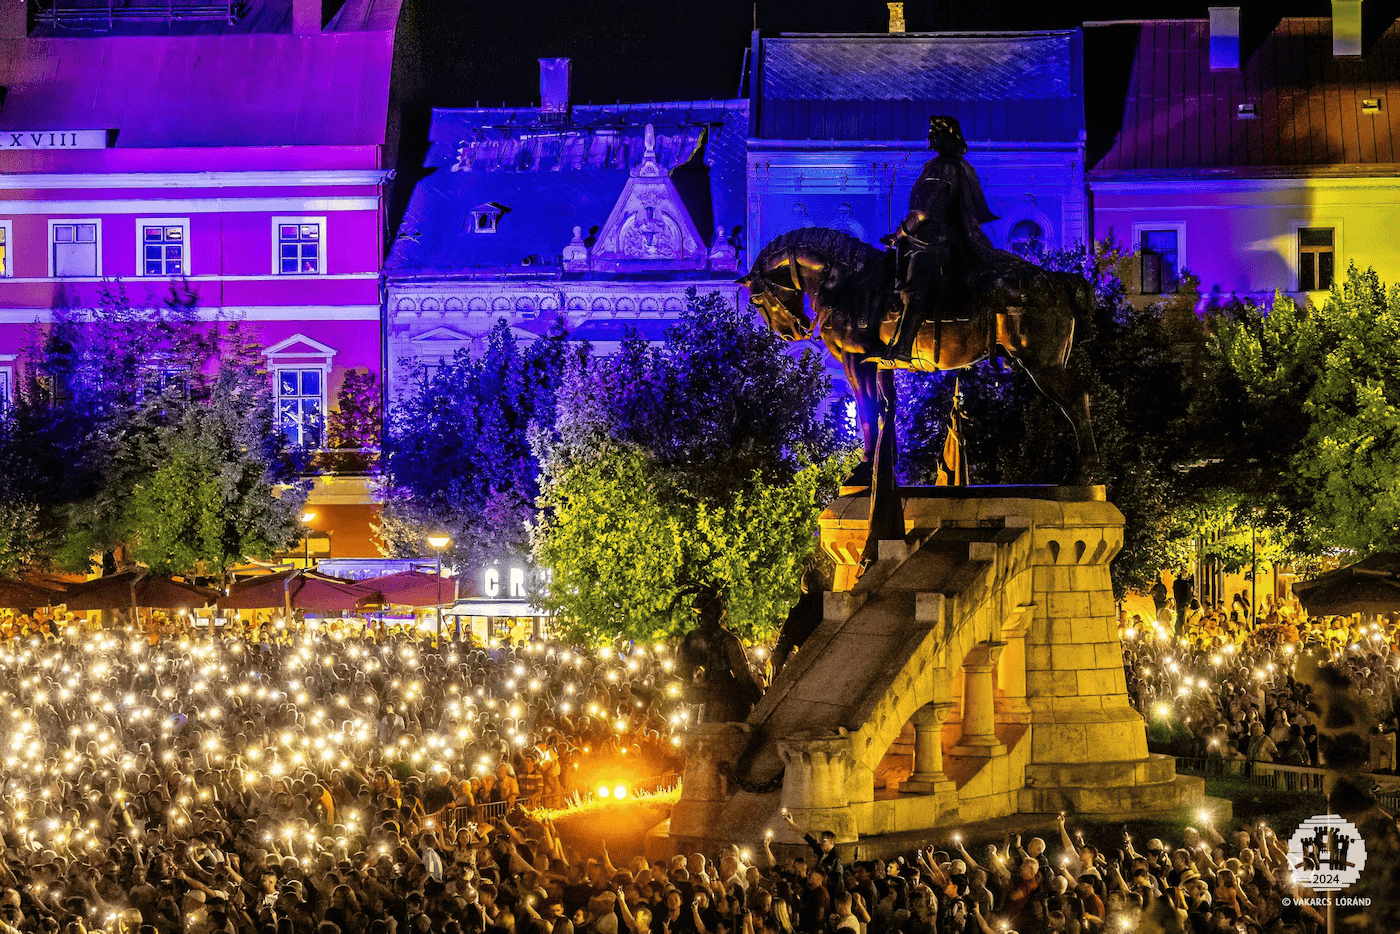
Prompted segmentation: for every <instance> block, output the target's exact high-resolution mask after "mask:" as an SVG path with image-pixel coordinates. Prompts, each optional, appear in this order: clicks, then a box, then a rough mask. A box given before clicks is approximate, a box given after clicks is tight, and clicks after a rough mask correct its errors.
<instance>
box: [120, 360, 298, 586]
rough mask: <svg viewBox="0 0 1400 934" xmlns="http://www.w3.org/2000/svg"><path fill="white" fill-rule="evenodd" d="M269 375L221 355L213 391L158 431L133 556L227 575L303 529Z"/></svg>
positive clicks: (139, 484)
mask: <svg viewBox="0 0 1400 934" xmlns="http://www.w3.org/2000/svg"><path fill="white" fill-rule="evenodd" d="M280 438H281V434H280V432H277V431H276V430H275V426H274V424H273V403H272V391H271V384H270V382H269V380H268V375H267V373H266V372H263V371H262V370H260V369H258V368H257V367H255V366H249V365H248V364H247V362H246V361H242V360H239V359H237V358H235V359H233V360H225V361H222V362H221V364H220V367H219V372H218V375H217V377H216V378H215V379H214V380H213V383H212V386H211V392H210V393H209V395H208V397H207V398H206V399H203V400H199V401H196V402H193V403H192V404H190V405H187V406H184V407H182V409H181V411H180V412H179V414H178V415H177V416H176V417H175V418H174V419H172V420H171V421H169V422H168V423H167V424H164V425H162V426H161V427H160V428H158V429H157V432H156V443H155V445H154V451H153V453H154V455H155V457H154V459H153V463H152V465H151V467H152V468H153V469H150V470H149V471H148V472H147V473H146V474H145V475H144V476H143V477H142V478H141V479H139V480H137V481H136V483H135V485H134V486H133V488H132V490H131V493H130V496H129V499H128V501H127V507H126V510H125V512H124V515H123V518H124V523H123V525H124V527H125V528H126V530H127V535H128V537H129V539H130V541H131V542H132V548H131V551H132V556H133V557H134V558H135V559H136V560H137V561H138V562H140V563H141V564H144V565H146V566H147V567H149V568H150V569H151V570H153V571H155V572H157V573H160V574H184V573H189V572H191V571H195V570H198V571H201V572H203V573H205V574H208V575H210V576H220V577H221V576H222V575H223V574H224V572H225V571H227V570H228V568H229V567H230V566H231V565H233V564H235V563H238V562H240V561H243V560H246V559H248V558H267V557H270V556H272V555H273V554H276V553H277V552H279V551H283V550H285V549H286V548H287V547H288V546H289V545H290V544H291V543H292V541H294V540H295V539H296V537H297V536H298V535H299V534H300V527H299V525H298V517H299V516H300V514H301V510H302V506H303V505H304V503H305V501H306V493H307V484H306V483H305V482H304V481H299V480H296V479H294V478H293V477H292V476H291V475H290V473H289V471H287V470H285V469H279V467H280V466H281V465H282V464H283V458H281V457H280V456H279V455H280V453H281V452H280V451H279V450H278V448H279V446H280Z"/></svg>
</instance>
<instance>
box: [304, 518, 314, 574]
mask: <svg viewBox="0 0 1400 934" xmlns="http://www.w3.org/2000/svg"><path fill="white" fill-rule="evenodd" d="M315 521H316V513H314V512H311V511H309V510H308V511H307V512H304V513H302V514H301V525H302V530H301V545H302V559H301V560H302V564H303V566H304V567H305V569H306V570H308V571H309V570H311V523H313V522H315Z"/></svg>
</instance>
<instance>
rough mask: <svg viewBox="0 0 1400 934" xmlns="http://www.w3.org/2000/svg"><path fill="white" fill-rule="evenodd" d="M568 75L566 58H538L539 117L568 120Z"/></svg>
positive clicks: (554, 120)
mask: <svg viewBox="0 0 1400 934" xmlns="http://www.w3.org/2000/svg"><path fill="white" fill-rule="evenodd" d="M569 75H570V66H569V60H568V59H567V58H542V59H540V118H541V119H542V120H545V121H547V122H559V123H567V122H568V120H569Z"/></svg>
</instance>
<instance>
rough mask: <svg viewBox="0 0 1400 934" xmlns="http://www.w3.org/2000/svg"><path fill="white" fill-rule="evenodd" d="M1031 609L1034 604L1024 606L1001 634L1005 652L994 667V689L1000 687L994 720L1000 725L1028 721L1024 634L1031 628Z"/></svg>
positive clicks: (1029, 720)
mask: <svg viewBox="0 0 1400 934" xmlns="http://www.w3.org/2000/svg"><path fill="white" fill-rule="evenodd" d="M1034 609H1035V606H1034V604H1032V605H1031V606H1028V607H1025V608H1024V609H1023V610H1022V611H1021V612H1019V613H1018V615H1017V618H1016V619H1015V621H1014V624H1013V625H1012V626H1009V627H1007V628H1004V629H1003V630H1002V633H1001V635H1002V638H1003V639H1005V640H1006V649H1005V650H1004V651H1002V653H1001V662H1000V664H999V666H998V667H997V687H999V688H1001V697H1000V698H999V699H998V700H997V720H998V721H999V722H1001V723H1030V722H1031V705H1030V703H1029V702H1028V701H1027V700H1026V634H1027V633H1028V632H1029V631H1030V628H1031V613H1030V611H1031V610H1034Z"/></svg>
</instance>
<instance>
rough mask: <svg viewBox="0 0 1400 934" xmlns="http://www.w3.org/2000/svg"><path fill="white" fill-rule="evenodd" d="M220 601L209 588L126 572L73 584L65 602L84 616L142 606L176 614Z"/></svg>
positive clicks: (145, 572)
mask: <svg viewBox="0 0 1400 934" xmlns="http://www.w3.org/2000/svg"><path fill="white" fill-rule="evenodd" d="M218 597H219V592H218V591H216V590H210V589H209V588H208V587H199V586H196V585H195V584H187V583H185V582H183V581H175V580H170V579H169V578H165V577H156V576H154V575H152V574H151V573H150V572H149V571H144V570H142V571H124V572H122V573H121V574H112V575H110V576H108V577H100V578H98V579H97V580H95V581H85V582H83V583H81V584H73V585H72V586H71V587H69V588H68V593H67V594H66V595H64V597H63V598H62V599H63V603H65V604H67V606H68V609H70V610H74V611H77V612H83V611H86V610H124V609H127V608H129V607H138V606H146V607H153V608H155V609H160V610H176V609H181V608H193V607H200V606H208V605H209V604H211V603H213V602H214V601H215V600H216V599H218Z"/></svg>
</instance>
